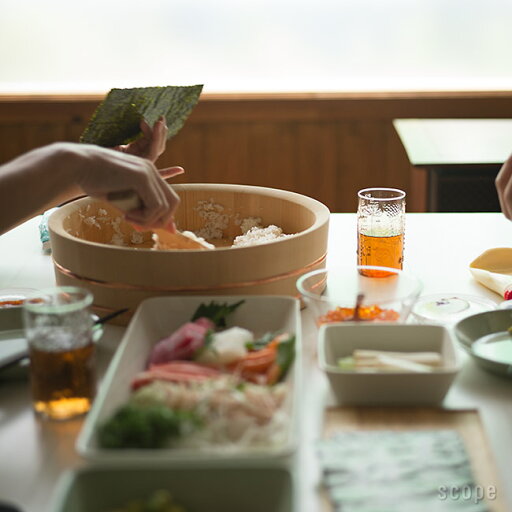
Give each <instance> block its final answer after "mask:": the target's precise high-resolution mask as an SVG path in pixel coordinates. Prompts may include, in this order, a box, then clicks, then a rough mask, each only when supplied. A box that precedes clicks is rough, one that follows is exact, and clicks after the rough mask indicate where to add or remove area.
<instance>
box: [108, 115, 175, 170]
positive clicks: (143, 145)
mask: <svg viewBox="0 0 512 512" xmlns="http://www.w3.org/2000/svg"><path fill="white" fill-rule="evenodd" d="M140 129H141V130H142V134H143V135H142V137H140V138H139V139H137V140H135V141H133V142H130V144H124V145H120V146H116V147H114V148H112V149H115V150H117V151H121V152H122V153H128V154H130V155H135V156H141V157H143V158H147V159H148V160H151V161H152V162H156V160H157V159H158V157H159V156H160V155H161V154H162V153H163V152H164V151H165V144H166V142H167V132H168V129H167V124H166V122H165V117H163V116H162V117H160V119H158V121H157V122H156V123H155V124H154V125H153V128H151V127H150V126H149V125H148V123H147V122H146V120H145V119H142V120H141V122H140Z"/></svg>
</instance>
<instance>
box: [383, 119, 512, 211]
mask: <svg viewBox="0 0 512 512" xmlns="http://www.w3.org/2000/svg"><path fill="white" fill-rule="evenodd" d="M393 124H394V127H395V129H396V131H397V132H398V135H399V137H400V139H401V141H402V144H403V145H404V148H405V150H406V152H407V156H408V157H409V161H410V163H411V165H412V166H413V170H412V176H411V182H412V184H413V188H415V190H416V192H418V190H419V189H421V190H422V191H423V193H422V194H419V193H417V194H416V196H415V197H423V200H424V203H423V204H422V205H419V206H420V209H422V210H424V211H429V212H436V211H437V212H450V211H451V212H470V211H472V212H478V211H495V212H497V211H500V208H499V201H498V196H497V194H496V190H495V187H494V179H495V177H496V174H497V173H498V171H499V169H500V167H501V165H502V164H503V162H504V161H505V160H506V159H507V158H508V156H509V155H510V154H511V153H512V119H395V120H394V121H393Z"/></svg>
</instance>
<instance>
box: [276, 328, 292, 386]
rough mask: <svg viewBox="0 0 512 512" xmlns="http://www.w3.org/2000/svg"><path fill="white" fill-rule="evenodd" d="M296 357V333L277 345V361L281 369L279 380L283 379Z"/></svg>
mask: <svg viewBox="0 0 512 512" xmlns="http://www.w3.org/2000/svg"><path fill="white" fill-rule="evenodd" d="M294 359H295V335H294V334H291V335H290V336H289V338H288V339H286V340H283V341H281V342H280V343H279V345H278V346H277V359H276V363H277V365H278V366H279V368H280V369H281V373H280V375H279V380H280V381H282V380H283V379H284V378H285V376H286V373H287V372H288V370H289V368H290V366H291V364H292V362H293V360H294Z"/></svg>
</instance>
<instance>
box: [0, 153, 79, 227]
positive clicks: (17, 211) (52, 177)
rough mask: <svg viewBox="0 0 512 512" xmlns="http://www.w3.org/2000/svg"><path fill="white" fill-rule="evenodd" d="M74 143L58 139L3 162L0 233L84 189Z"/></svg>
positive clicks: (0, 183) (1, 171) (0, 170)
mask: <svg viewBox="0 0 512 512" xmlns="http://www.w3.org/2000/svg"><path fill="white" fill-rule="evenodd" d="M75 158H76V157H75V155H74V151H73V149H72V145H70V144H66V143H57V144H51V145H49V146H45V147H42V148H38V149H35V150H33V151H30V152H28V153H26V154H24V155H22V156H20V157H18V158H16V159H15V160H12V161H11V162H8V163H6V164H4V165H2V166H0V233H4V232H5V231H7V230H9V229H11V228H13V227H14V226H16V225H18V224H20V223H21V222H23V221H25V220H28V219H29V218H31V217H33V216H34V215H36V214H38V213H40V212H42V211H44V210H46V209H48V208H51V207H53V206H55V205H57V204H60V203H62V202H64V201H66V200H68V199H71V198H73V197H75V196H77V195H79V194H80V193H81V191H80V187H79V186H78V185H77V172H76V170H77V166H76V162H75Z"/></svg>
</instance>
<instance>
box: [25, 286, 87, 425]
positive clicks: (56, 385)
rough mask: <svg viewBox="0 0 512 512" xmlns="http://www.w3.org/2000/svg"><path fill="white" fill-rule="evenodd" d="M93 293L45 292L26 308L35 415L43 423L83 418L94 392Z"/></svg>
mask: <svg viewBox="0 0 512 512" xmlns="http://www.w3.org/2000/svg"><path fill="white" fill-rule="evenodd" d="M91 303H92V294H91V293H90V292H89V291H87V290H84V289H82V288H76V287H57V288H50V289H47V290H42V291H40V292H38V293H37V294H34V295H33V296H31V297H30V298H28V299H27V300H26V301H25V303H24V306H23V321H24V327H25V335H26V338H27V342H28V346H29V355H30V380H31V386H32V404H33V408H34V411H35V412H36V413H37V414H38V415H39V416H41V417H42V418H45V419H54V420H66V419H71V418H74V417H76V416H81V415H83V414H85V413H86V412H87V411H88V410H89V409H90V407H91V403H92V400H93V398H94V394H95V385H96V381H95V373H94V352H95V346H94V342H93V339H92V326H93V320H92V316H91V312H90V310H89V306H90V305H91Z"/></svg>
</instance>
